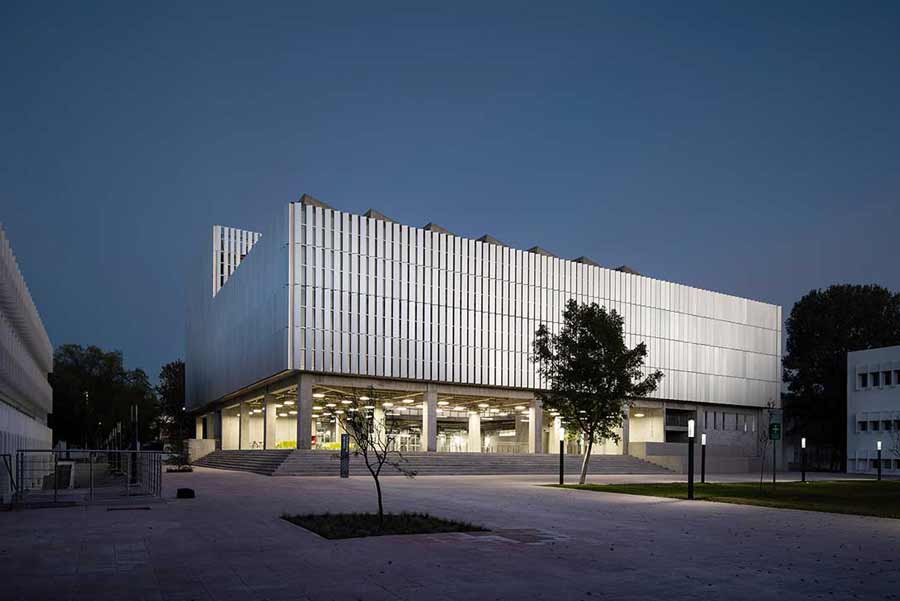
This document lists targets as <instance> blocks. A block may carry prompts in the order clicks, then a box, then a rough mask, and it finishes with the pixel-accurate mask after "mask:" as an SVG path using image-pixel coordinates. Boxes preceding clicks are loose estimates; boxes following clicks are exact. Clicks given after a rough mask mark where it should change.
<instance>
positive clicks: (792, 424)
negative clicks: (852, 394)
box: [784, 284, 900, 469]
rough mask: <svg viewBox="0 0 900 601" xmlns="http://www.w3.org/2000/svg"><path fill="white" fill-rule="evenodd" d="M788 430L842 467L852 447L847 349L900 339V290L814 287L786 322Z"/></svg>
mask: <svg viewBox="0 0 900 601" xmlns="http://www.w3.org/2000/svg"><path fill="white" fill-rule="evenodd" d="M785 332H786V335H787V349H786V350H787V353H786V355H785V357H784V382H785V383H786V384H787V385H788V394H787V395H786V396H785V399H784V408H785V418H786V419H785V422H786V424H787V432H786V433H787V434H789V435H794V436H801V435H802V436H806V437H807V439H809V440H812V441H815V445H816V447H817V448H819V449H823V448H827V449H829V451H830V467H831V469H842V468H843V466H844V462H845V460H846V447H847V353H848V352H850V351H858V350H864V349H869V348H878V347H882V346H891V345H895V344H900V294H895V293H892V292H891V291H890V290H888V289H886V288H882V287H881V286H875V285H868V286H857V285H849V284H842V285H835V286H831V287H829V288H827V289H825V290H812V291H810V292H809V293H808V294H806V296H804V297H803V298H801V299H800V300H799V301H797V303H796V304H795V305H794V308H793V309H792V310H791V315H790V317H788V319H787V322H786V323H785Z"/></svg>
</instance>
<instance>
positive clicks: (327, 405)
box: [325, 403, 337, 408]
mask: <svg viewBox="0 0 900 601" xmlns="http://www.w3.org/2000/svg"><path fill="white" fill-rule="evenodd" d="M325 406H326V407H329V408H330V407H337V405H336V404H334V403H325Z"/></svg>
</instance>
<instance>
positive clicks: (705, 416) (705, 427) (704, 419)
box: [703, 411, 709, 430]
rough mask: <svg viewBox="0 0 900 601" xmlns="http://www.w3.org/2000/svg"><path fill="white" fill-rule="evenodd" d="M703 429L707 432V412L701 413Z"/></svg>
mask: <svg viewBox="0 0 900 601" xmlns="http://www.w3.org/2000/svg"><path fill="white" fill-rule="evenodd" d="M703 429H704V430H709V411H704V412H703Z"/></svg>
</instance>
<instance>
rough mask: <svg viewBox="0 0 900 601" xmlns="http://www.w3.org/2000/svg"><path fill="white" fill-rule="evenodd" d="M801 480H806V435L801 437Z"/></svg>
mask: <svg viewBox="0 0 900 601" xmlns="http://www.w3.org/2000/svg"><path fill="white" fill-rule="evenodd" d="M800 481H801V482H806V437H805V436H804V437H803V438H801V439H800Z"/></svg>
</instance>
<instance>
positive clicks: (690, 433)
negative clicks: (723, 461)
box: [688, 419, 881, 444]
mask: <svg viewBox="0 0 900 601" xmlns="http://www.w3.org/2000/svg"><path fill="white" fill-rule="evenodd" d="M693 437H694V420H692V419H689V420H688V438H693ZM878 444H881V443H880V442H879V443H878Z"/></svg>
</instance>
